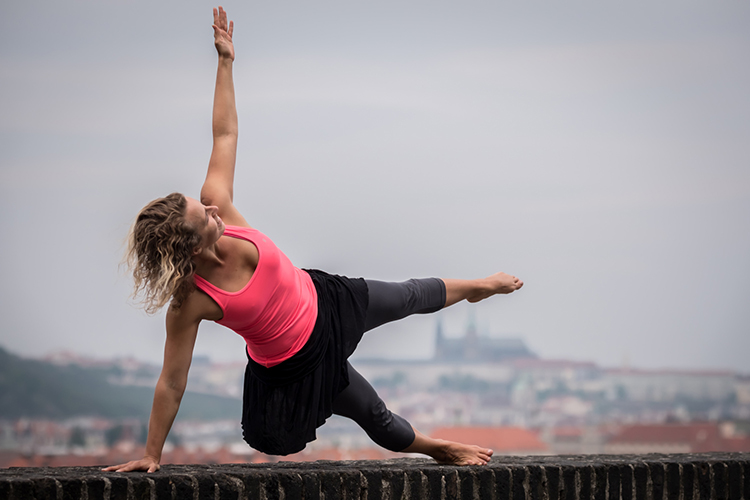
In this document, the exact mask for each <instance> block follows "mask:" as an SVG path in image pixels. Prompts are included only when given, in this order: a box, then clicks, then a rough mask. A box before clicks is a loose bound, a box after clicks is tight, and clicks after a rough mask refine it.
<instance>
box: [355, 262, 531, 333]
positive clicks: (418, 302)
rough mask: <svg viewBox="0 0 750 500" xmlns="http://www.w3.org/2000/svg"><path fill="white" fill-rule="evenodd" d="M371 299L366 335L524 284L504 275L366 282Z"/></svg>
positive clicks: (517, 287) (502, 292)
mask: <svg viewBox="0 0 750 500" xmlns="http://www.w3.org/2000/svg"><path fill="white" fill-rule="evenodd" d="M365 282H366V283H367V288H368V290H369V295H370V303H369V305H368V306H367V317H366V319H365V331H369V330H372V329H373V328H377V327H378V326H380V325H383V324H385V323H388V322H391V321H396V320H399V319H403V318H405V317H407V316H410V315H412V314H426V313H432V312H435V311H439V310H440V309H442V308H443V307H448V306H452V305H453V304H455V303H456V302H460V301H462V300H464V299H465V300H468V301H469V302H479V301H480V300H482V299H486V298H487V297H491V296H492V295H495V294H507V293H512V292H514V291H516V290H518V289H519V288H521V287H522V286H523V281H521V280H520V279H518V278H516V277H515V276H511V275H509V274H505V273H496V274H493V275H492V276H489V277H487V278H483V279H476V280H457V279H440V278H423V279H410V280H407V281H403V282H400V283H391V282H387V281H377V280H365Z"/></svg>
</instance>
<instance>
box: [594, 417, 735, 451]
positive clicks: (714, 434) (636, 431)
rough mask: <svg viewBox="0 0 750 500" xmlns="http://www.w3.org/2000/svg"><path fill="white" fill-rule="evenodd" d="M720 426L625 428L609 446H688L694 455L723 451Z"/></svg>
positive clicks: (710, 424) (614, 437) (647, 426)
mask: <svg viewBox="0 0 750 500" xmlns="http://www.w3.org/2000/svg"><path fill="white" fill-rule="evenodd" d="M724 441H725V440H724V439H723V438H722V436H721V433H720V432H719V426H718V425H717V424H714V423H703V424H654V425H629V426H625V427H623V428H622V429H621V430H620V432H618V433H616V434H615V435H614V436H613V437H612V438H611V439H610V440H609V441H608V443H609V444H636V443H637V444H687V445H690V449H691V450H692V452H694V453H701V452H709V451H723V448H724V444H725V443H724Z"/></svg>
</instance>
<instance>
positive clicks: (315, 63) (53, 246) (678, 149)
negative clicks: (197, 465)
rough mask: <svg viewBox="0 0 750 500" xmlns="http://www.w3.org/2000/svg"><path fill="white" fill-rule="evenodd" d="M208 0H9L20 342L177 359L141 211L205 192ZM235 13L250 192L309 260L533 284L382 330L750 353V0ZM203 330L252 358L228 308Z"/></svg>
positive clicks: (395, 340) (710, 362) (2, 26)
mask: <svg viewBox="0 0 750 500" xmlns="http://www.w3.org/2000/svg"><path fill="white" fill-rule="evenodd" d="M212 6H213V4H211V3H208V2H205V1H203V0H200V1H199V0H188V1H185V0H180V1H175V0H169V1H159V2H145V1H141V0H136V1H128V2H123V1H116V0H110V1H93V0H88V1H79V0H68V1H65V2H57V1H52V0H44V1H33V0H32V1H24V2H3V3H2V6H0V86H1V88H2V92H0V166H1V171H0V195H1V196H0V199H1V200H2V201H1V202H0V203H2V205H1V207H2V217H0V234H1V235H2V236H1V238H2V257H3V258H2V259H0V273H2V284H1V285H0V315H1V317H2V326H0V346H3V347H5V348H7V349H9V350H11V351H13V352H16V353H19V354H22V355H25V356H41V355H44V354H47V353H51V352H55V351H60V350H70V351H75V352H78V353H82V354H85V355H90V356H97V357H109V358H111V357H115V356H127V355H132V356H136V357H138V358H140V359H144V360H149V361H160V360H161V356H162V348H163V343H164V337H165V335H164V325H163V323H164V318H163V314H160V315H157V316H155V317H149V316H147V315H146V314H145V313H143V312H142V311H141V310H139V309H138V308H137V307H135V306H134V305H132V304H131V303H130V302H129V301H128V294H129V289H130V281H129V280H128V278H127V276H126V275H124V273H123V272H122V270H120V269H118V263H119V262H120V259H121V256H122V250H123V246H122V245H123V241H124V239H125V236H126V233H127V229H128V227H129V225H130V223H131V222H132V220H133V218H134V217H135V215H136V214H137V212H138V210H139V209H140V208H141V207H142V206H143V205H144V204H146V203H147V202H148V201H150V200H151V199H153V198H155V197H158V196H163V195H166V194H168V193H170V192H172V191H175V190H178V191H182V192H184V193H185V194H187V195H192V196H197V195H198V193H199V190H200V186H201V182H202V179H203V176H204V175H205V168H206V165H207V161H208V157H209V154H210V150H211V128H210V127H211V104H212V93H213V85H214V79H215V71H216V55H215V50H214V48H213V37H212V30H211V22H212V16H211V7H212ZM224 7H225V8H226V9H227V11H228V12H229V16H230V18H231V19H233V20H234V21H235V36H234V38H235V47H236V52H237V59H236V62H235V73H234V75H235V85H236V93H237V104H238V112H239V119H240V142H239V153H238V160H237V162H238V163H237V176H236V183H235V185H236V187H235V202H236V204H237V206H238V207H239V208H240V210H241V211H242V212H243V214H244V215H245V217H246V219H247V220H248V221H249V223H250V224H251V225H252V226H254V227H257V228H258V229H260V230H261V231H263V232H265V233H266V234H268V235H269V236H270V237H271V238H272V239H273V240H274V241H275V242H276V243H277V245H279V246H280V247H281V248H282V250H284V251H285V253H286V254H287V255H288V256H289V257H290V258H291V259H292V261H293V262H294V263H295V264H296V265H298V266H300V267H317V268H322V269H325V270H328V271H330V272H335V273H340V274H347V275H350V276H365V277H369V278H376V279H387V280H402V279H407V278H410V277H412V276H415V277H423V276H441V277H455V278H462V277H467V278H469V277H483V276H485V275H488V274H491V273H493V272H495V271H499V270H503V271H506V272H508V273H511V274H515V275H517V276H519V277H521V278H522V279H523V280H524V281H525V283H526V285H525V287H524V288H523V290H521V291H520V292H518V293H515V294H513V295H512V296H509V297H498V298H494V299H491V300H488V301H485V302H483V303H481V304H479V305H477V306H473V307H469V306H465V305H458V306H455V307H454V308H451V309H449V310H447V311H443V312H441V313H439V314H437V315H432V316H428V317H418V318H414V319H409V320H406V321H403V322H401V323H399V324H395V325H391V326H387V327H383V328H382V329H380V330H379V331H375V332H372V333H370V334H368V336H367V338H366V339H365V340H364V341H363V344H362V345H361V347H360V351H359V352H358V355H393V356H398V357H402V358H403V357H409V356H421V357H425V356H429V355H430V354H431V353H432V342H433V332H434V329H435V325H436V321H437V320H438V319H439V318H441V319H442V321H443V324H444V329H445V331H446V333H447V334H448V335H458V334H460V333H461V332H462V331H463V329H464V328H465V326H466V324H467V322H468V321H469V318H470V314H471V311H473V314H474V316H475V319H476V323H477V325H478V327H479V330H480V332H483V333H486V334H489V335H493V336H512V337H520V338H523V339H524V340H525V341H526V342H527V343H528V345H529V347H530V348H531V349H532V350H533V351H535V352H536V353H538V354H539V355H541V356H543V357H546V358H556V359H574V360H583V361H594V362H597V363H600V364H602V365H604V366H613V367H616V366H622V365H624V364H627V365H629V366H633V367H641V368H695V369H721V370H739V371H743V372H748V371H750V365H749V364H748V361H747V358H748V353H749V352H750V307H748V305H749V303H750V259H749V258H748V257H749V256H750V217H749V216H750V140H749V138H750V83H749V82H750V57H748V54H750V3H748V2H747V1H740V0H732V1H723V0H711V1H710V2H709V1H707V0H692V1H688V2H686V1H684V0H682V1H679V2H678V1H668V0H663V1H660V2H649V1H645V0H637V1H634V0H629V1H627V2H624V1H618V2H615V1H606V2H603V1H601V0H576V1H570V2H559V1H556V2H551V1H549V2H540V1H530V2H527V1H520V0H515V1H513V2H508V1H498V0H494V1H491V2H490V1H488V2H472V1H468V2H456V1H454V2H446V1H444V2H434V1H432V2H427V1H406V2H404V1H400V2H391V1H378V2H350V1H346V2H345V1H339V2H329V1H315V2H310V1H285V2H271V1H264V2H245V1H243V2H234V3H227V4H224ZM196 353H199V354H207V355H210V356H211V357H212V358H213V359H216V360H221V361H228V360H239V361H241V360H243V359H245V358H244V353H243V341H242V339H241V338H240V337H238V336H237V335H235V334H233V333H232V332H230V331H229V330H225V329H223V328H222V327H218V326H215V325H205V326H203V327H202V328H201V332H200V334H199V340H198V344H197V346H196Z"/></svg>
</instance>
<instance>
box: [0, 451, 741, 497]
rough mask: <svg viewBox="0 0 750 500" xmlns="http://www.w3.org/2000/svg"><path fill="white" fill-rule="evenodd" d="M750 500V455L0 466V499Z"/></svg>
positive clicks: (705, 454)
mask: <svg viewBox="0 0 750 500" xmlns="http://www.w3.org/2000/svg"><path fill="white" fill-rule="evenodd" d="M78 498H82V499H87V500H99V499H111V500H129V499H145V500H152V499H180V500H181V499H195V500H203V499H212V500H213V499H217V500H229V499H232V500H235V499H236V500H240V499H266V500H272V499H283V500H292V499H325V500H333V499H367V500H380V499H389V500H397V499H422V498H427V499H451V500H453V499H457V500H463V499H489V500H620V499H621V500H750V453H704V454H685V455H586V456H544V457H540V456H534V457H499V458H493V459H492V462H491V463H490V464H489V465H487V466H485V467H454V466H441V465H437V464H435V463H434V462H433V461H431V460H427V459H413V458H404V459H398V460H381V461H366V460H363V461H350V462H331V461H319V462H280V463H275V464H229V465H165V466H163V467H162V469H161V471H159V472H156V473H153V474H146V473H142V472H138V473H135V472H133V473H127V474H125V473H121V474H120V473H111V472H102V471H101V470H100V468H98V467H59V468H9V469H0V499H2V500H5V499H8V500H21V499H22V500H33V499H55V500H57V499H61V500H62V499H65V500H67V499H78Z"/></svg>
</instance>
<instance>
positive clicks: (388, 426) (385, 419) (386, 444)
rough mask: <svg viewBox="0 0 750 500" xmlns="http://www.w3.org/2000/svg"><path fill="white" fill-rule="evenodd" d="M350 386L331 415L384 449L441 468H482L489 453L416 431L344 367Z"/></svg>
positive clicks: (348, 367) (336, 400)
mask: <svg viewBox="0 0 750 500" xmlns="http://www.w3.org/2000/svg"><path fill="white" fill-rule="evenodd" d="M347 369H348V371H349V386H348V387H347V388H346V389H344V390H343V391H342V392H341V394H339V395H338V396H337V397H336V399H334V401H333V413H335V414H336V415H340V416H342V417H347V418H350V419H352V420H354V421H355V422H357V424H358V425H359V426H360V427H361V428H362V429H363V430H364V431H365V432H366V433H367V435H368V436H370V439H372V440H373V441H374V442H375V443H376V444H378V445H380V446H382V447H383V448H385V449H387V450H390V451H396V452H404V453H423V454H425V455H429V456H431V457H432V458H434V459H435V460H437V461H438V462H439V463H441V464H453V465H485V464H486V463H487V462H488V461H489V460H490V457H491V456H492V450H489V449H487V448H481V447H479V446H473V445H466V444H462V443H455V442H453V441H445V440H442V439H432V438H430V437H427V436H425V435H424V434H422V433H421V432H419V431H416V430H415V429H414V428H413V427H412V426H411V424H409V422H407V421H406V420H405V419H403V418H402V417H400V416H399V415H396V414H395V413H392V412H391V411H390V410H388V408H386V406H385V403H384V402H383V400H382V399H380V397H379V396H378V394H377V392H375V389H373V387H372V386H371V385H370V384H369V382H367V380H365V378H364V377H363V376H362V375H360V374H359V372H357V371H356V370H355V369H354V368H353V367H352V365H351V364H349V363H347Z"/></svg>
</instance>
